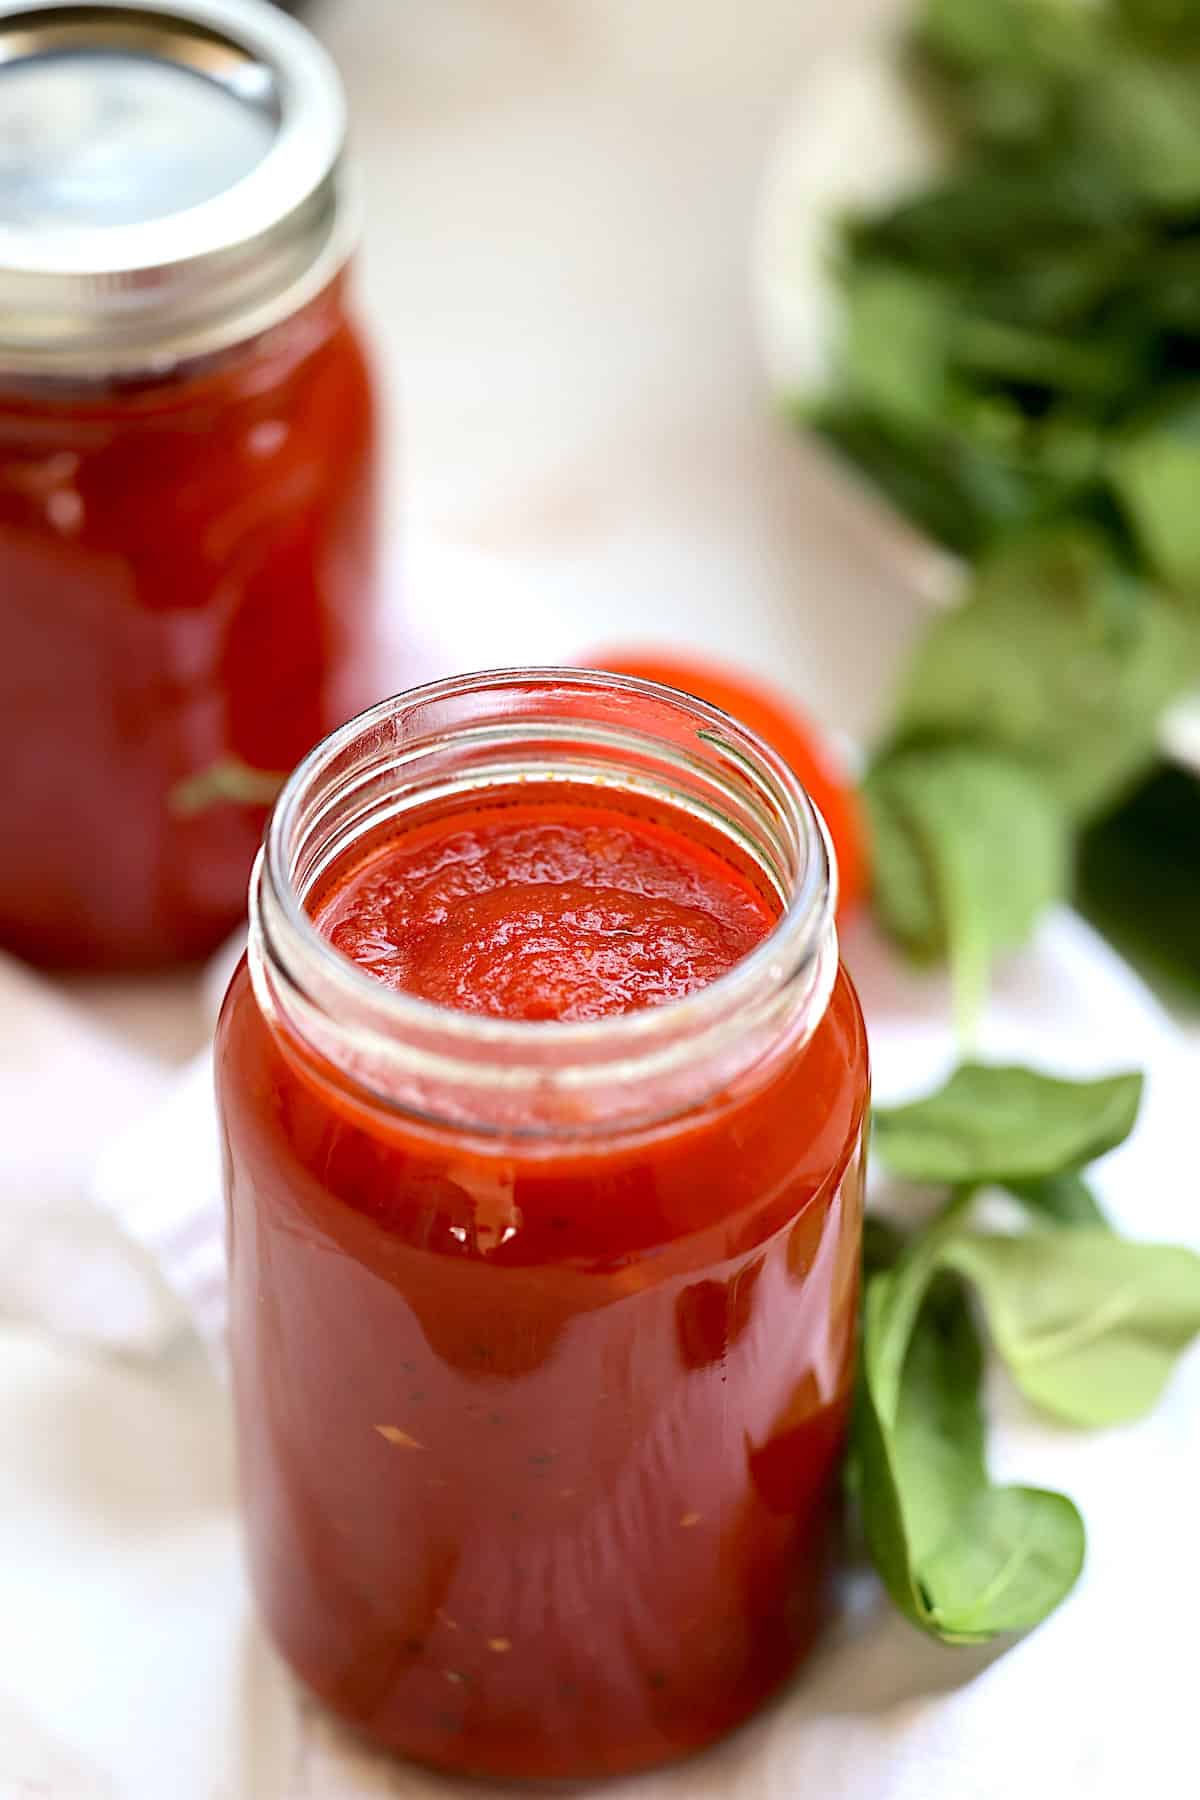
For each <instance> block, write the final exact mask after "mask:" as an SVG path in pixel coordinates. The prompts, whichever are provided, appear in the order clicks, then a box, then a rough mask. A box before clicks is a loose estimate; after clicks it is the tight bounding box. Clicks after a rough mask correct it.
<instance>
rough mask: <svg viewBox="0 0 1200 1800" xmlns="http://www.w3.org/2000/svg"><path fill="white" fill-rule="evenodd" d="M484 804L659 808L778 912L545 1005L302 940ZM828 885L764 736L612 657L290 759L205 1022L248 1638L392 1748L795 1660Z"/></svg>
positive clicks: (841, 1303) (852, 1206)
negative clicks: (442, 986)
mask: <svg viewBox="0 0 1200 1800" xmlns="http://www.w3.org/2000/svg"><path fill="white" fill-rule="evenodd" d="M510 807H511V808H518V809H520V816H521V817H522V818H525V817H528V816H532V815H533V814H534V813H536V812H537V811H538V809H541V810H542V814H543V816H544V817H545V818H546V819H548V820H554V819H555V818H562V819H565V818H567V817H568V816H570V815H572V813H573V809H574V813H576V814H578V815H579V816H583V815H584V814H586V816H587V817H588V818H595V817H597V816H603V817H607V818H611V819H613V820H614V821H616V822H617V825H618V826H619V825H623V824H629V823H634V824H637V823H639V822H641V823H645V822H646V821H648V820H653V821H654V822H655V829H660V828H664V827H669V828H670V830H671V831H672V832H673V833H674V840H673V841H674V842H676V843H678V844H680V845H683V846H691V852H690V853H691V854H694V856H695V859H696V867H697V869H699V868H700V867H701V864H702V862H703V860H704V859H706V858H712V857H716V858H719V859H721V860H722V861H723V862H724V864H725V865H726V866H727V867H728V868H729V869H730V870H732V871H735V872H736V873H737V876H738V878H739V879H741V878H743V877H745V878H746V879H747V880H752V881H753V882H755V883H756V884H758V887H759V888H760V890H761V892H762V893H763V894H764V895H768V896H770V900H771V907H772V915H773V917H774V919H775V924H774V928H773V929H772V930H770V932H769V933H768V934H767V935H765V936H764V937H763V939H762V941H761V942H760V943H758V945H757V947H756V948H754V949H752V950H751V951H750V952H749V954H747V955H746V956H745V957H744V958H743V959H742V960H740V961H738V962H736V963H735V964H734V965H733V966H732V967H731V968H729V970H728V972H727V973H725V974H723V975H721V976H719V978H717V979H715V980H713V981H712V982H711V984H709V985H706V986H703V987H701V988H699V989H698V990H697V991H694V992H690V993H688V994H687V995H686V996H685V997H683V998H680V999H672V1000H669V1001H668V1002H666V1003H665V1004H661V1005H652V1006H647V1007H645V1008H643V1009H641V1010H637V1011H632V1012H629V1013H628V1014H626V1015H623V1016H617V1017H604V1018H598V1019H585V1020H582V1021H578V1020H576V1021H569V1020H563V1019H538V1020H530V1019H529V1018H506V1017H496V1016H487V1015H484V1014H480V1013H477V1012H469V1011H464V1010H459V1009H458V1008H457V1007H455V1006H443V1005H436V1004H432V1003H430V1001H428V1000H427V999H423V998H418V997H417V996H416V995H414V994H413V993H411V992H404V991H397V990H396V989H394V988H390V987H388V986H385V985H384V984H383V983H382V982H381V981H380V980H378V979H376V977H375V976H374V975H373V974H371V973H369V972H368V971H367V969H365V968H364V967H361V966H359V965H358V964H357V963H356V962H354V961H352V960H351V959H350V958H349V957H348V956H346V955H343V954H342V953H341V952H340V951H339V950H338V949H336V948H335V947H334V944H333V943H332V942H331V941H330V939H329V937H328V936H327V935H326V934H325V933H324V932H323V931H322V929H320V928H319V920H320V918H321V916H322V914H321V906H322V896H326V895H328V894H329V893H330V891H331V890H332V889H334V888H336V886H337V884H338V882H339V881H340V880H341V878H342V875H343V874H344V872H345V871H346V870H347V869H348V868H353V867H355V866H358V865H361V863H362V861H363V858H364V857H366V856H369V855H371V854H373V853H374V852H377V851H378V848H379V846H380V845H384V846H387V845H393V844H401V845H402V844H404V843H405V842H406V841H408V840H410V839H411V836H412V834H413V833H415V832H419V831H421V830H423V829H425V828H426V826H427V824H428V821H429V820H430V819H431V818H433V819H438V818H441V819H443V820H446V821H448V822H449V824H450V826H451V827H455V828H457V826H458V825H461V824H462V822H463V821H465V820H467V819H469V818H474V817H479V816H481V812H482V811H486V813H487V816H488V817H489V818H492V819H495V818H496V817H498V816H499V817H503V815H504V810H505V808H510ZM464 829H465V827H464ZM602 841H603V840H602ZM686 853H688V852H687V851H686V850H685V854H686ZM834 888H835V875H834V873H833V870H832V869H831V866H830V856H829V850H828V845H827V840H826V837H825V834H824V831H823V829H822V827H821V824H820V821H819V819H818V817H817V815H816V814H815V812H814V810H813V809H812V807H811V805H810V804H809V802H808V801H807V799H806V797H805V795H804V793H803V792H802V790H801V789H800V788H799V786H798V785H797V783H796V782H795V780H794V778H793V777H792V776H791V774H790V772H789V771H788V770H787V769H786V767H785V766H784V765H783V763H782V762H781V761H780V760H779V759H778V758H776V757H775V756H774V754H773V753H772V752H771V751H769V750H768V749H767V748H766V747H765V746H764V745H762V744H761V743H760V742H759V741H758V740H757V739H755V738H754V737H752V736H751V735H750V734H748V733H747V732H745V731H743V730H742V729H741V728H739V727H738V726H736V725H735V724H734V723H733V722H732V721H731V720H730V719H728V718H727V717H726V716H725V715H724V714H722V713H719V712H717V711H716V710H715V709H713V708H711V707H708V706H706V705H704V704H703V703H702V702H700V701H696V700H691V699H688V698H685V697H684V696H683V695H681V694H677V693H674V692H673V691H672V690H669V689H665V688H658V687H655V686H653V685H650V684H647V683H643V682H638V681H632V680H627V679H622V678H619V677H615V676H609V675H603V674H596V673H583V672H578V671H574V672H572V671H508V672H501V673H496V674H491V675H477V676H468V677H464V678H462V679H460V680H456V681H451V682H445V683H441V684H438V685H436V686H434V687H430V688H426V689H420V690H417V691H415V692H413V693H411V694H408V695H402V696H400V697H399V698H397V699H395V700H392V701H388V702H386V703H385V704H384V705H382V706H379V707H376V708H375V709H373V710H372V711H371V712H368V713H366V714H364V715H363V716H362V717H360V718H359V719H357V720H355V721H353V722H352V723H351V724H350V725H348V726H346V727H344V728H343V729H342V730H341V731H339V732H337V733H335V734H334V735H333V736H332V737H331V738H329V739H328V740H327V741H326V742H325V743H324V744H322V745H321V746H319V747H318V748H317V750H315V751H314V752H313V753H312V754H311V755H310V756H309V757H308V759H307V760H306V761H305V762H304V763H303V764H302V765H301V766H300V768H299V769H298V770H297V771H296V772H295V774H294V775H293V776H292V778H291V780H290V781H289V783H288V785H287V787H286V789H285V791H284V793H283V795H282V797H281V799H280V801H279V803H278V805H277V807H276V810H275V812H274V815H273V817H272V820H271V824H270V827H269V831H268V835H267V841H266V845H265V849H264V852H263V854H262V856H261V858H260V861H259V864H258V866H257V869H256V873H255V876H254V879H253V883H252V895H251V939H250V948H249V954H248V959H247V961H246V962H244V963H243V965H242V967H241V969H240V970H239V971H238V973H237V975H236V976H235V978H234V981H233V983H232V986H231V988H230V992H229V994H228V996H227V998H226V1002H225V1007H224V1010H223V1013H222V1017H221V1022H220V1026H219V1030H218V1039H217V1081H218V1099H219V1105H220V1114H221V1129H222V1137H223V1146H224V1163H225V1170H226V1179H227V1195H228V1207H229V1233H230V1266H231V1308H232V1311H231V1334H232V1354H233V1368H234V1378H235V1395H236V1406H237V1420H238V1438H239V1451H240V1461H241V1472H242V1483H243V1493H244V1500H245V1507H246V1517H247V1524H248V1532H249V1540H250V1549H251V1559H252V1566H253V1572H254V1579H255V1583H256V1587H257V1591H258V1596H259V1601H260V1604H261V1607H262V1609H263V1612H264V1615H265V1617H266V1619H267V1622H268V1624H269V1626H270V1628H271V1630H272V1632H273V1634H274V1636H275V1639H276V1641H277V1643H278V1644H279V1646H280V1648H281V1649H282V1651H283V1653H284V1654H285V1656H286V1657H287V1658H288V1659H289V1661H290V1662H291V1663H292V1665H293V1667H294V1668H295V1669H296V1670H297V1671H298V1673H299V1674H300V1675H301V1676H302V1677H303V1678H304V1680H305V1681H307V1682H308V1683H309V1685H310V1686H311V1687H312V1688H313V1689H314V1690H315V1691H316V1692H317V1693H318V1694H319V1695H321V1696H322V1697H323V1698H324V1699H325V1700H326V1701H327V1702H328V1703H329V1704H330V1705H331V1706H332V1707H334V1708H335V1709H336V1710H337V1711H338V1712H340V1713H341V1714H342V1715H343V1716H344V1717H345V1718H347V1719H349V1720H350V1721H352V1722H353V1723H354V1724H355V1725H357V1726H359V1727H360V1728H361V1729H363V1730H365V1731H367V1732H369V1733H371V1734H373V1735H374V1736H375V1737H376V1738H378V1739H379V1740H380V1741H381V1742H383V1743H384V1744H386V1745H388V1746H390V1747H391V1748H393V1749H395V1750H398V1751H400V1752H402V1753H404V1754H406V1755H408V1756H411V1757H414V1758H417V1759H419V1760H422V1761H425V1762H428V1763H432V1764H436V1765H439V1766H441V1767H445V1768H451V1769H455V1770H459V1771H463V1772H470V1773H474V1774H478V1775H485V1776H493V1777H508V1778H518V1779H531V1778H532V1779H537V1778H547V1779H552V1778H556V1779H571V1778H583V1777H587V1776H593V1775H598V1774H615V1773H619V1772H623V1771H626V1770H630V1769H634V1768H638V1767H641V1766H645V1765H649V1764H653V1763H657V1762H660V1761H664V1760H668V1759H670V1758H673V1757H676V1756H680V1755H683V1754H685V1753H687V1752H689V1751H691V1750H694V1749H696V1748H698V1747H700V1746H701V1745H703V1744H705V1743H707V1742H708V1741H710V1740H711V1739H712V1738H714V1737H715V1736H717V1735H718V1734H720V1733H721V1732H723V1731H725V1730H727V1729H728V1728H730V1727H731V1726H733V1725H734V1724H736V1723H737V1722H738V1721H739V1720H740V1719H742V1718H744V1717H745V1716H746V1715H747V1714H748V1713H749V1712H750V1711H751V1710H752V1709H753V1708H754V1707H756V1706H757V1705H758V1704H759V1703H760V1702H761V1701H762V1700H763V1699H764V1698H765V1697H766V1696H767V1695H768V1694H769V1693H770V1692H771V1691H772V1690H773V1689H775V1688H776V1687H778V1686H779V1684H780V1683H781V1682H782V1681H783V1680H785V1679H786V1677H787V1676H788V1675H789V1674H790V1672H791V1671H792V1669H793V1668H794V1666H795V1664H796V1662H797V1660H798V1659H799V1657H800V1656H801V1655H802V1654H803V1652H804V1651H805V1650H806V1649H807V1647H808V1645H809V1644H810V1642H811V1640H812V1638H813V1635H814V1633H815V1631H816V1630H817V1627H818V1624H819V1622H820V1619H821V1616H822V1611H823V1607H824V1602H825V1598H826V1593H827V1580H828V1576H829V1571H830V1559H831V1553H832V1550H833V1547H834V1543H835V1539H836V1528H837V1521H838V1488H839V1463H840V1456H841V1450H842V1445H843V1440H844V1436H845V1431H846V1425H847V1412H848V1407H849V1403H850V1393H851V1383H852V1373H853V1362H854V1347H855V1316H856V1303H857V1290H858V1264H859V1247H860V1223H861V1201H862V1173H863V1163H862V1155H863V1127H864V1117H865V1111H866V1103H867V1058H866V1046H865V1041H864V1034H863V1026H862V1019H861V1015H860V1012H859V1008H858V1004H857V1001H856V999H855V996H854V993H853V990H852V988H851V985H850V982H849V980H848V978H847V976H846V974H845V972H844V970H842V969H841V967H840V965H839V961H838V953H837V944H836V937H835V931H834V925H833V902H834ZM539 942H540V939H539Z"/></svg>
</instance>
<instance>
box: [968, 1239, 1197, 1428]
mask: <svg viewBox="0 0 1200 1800" xmlns="http://www.w3.org/2000/svg"><path fill="white" fill-rule="evenodd" d="M940 1255H941V1259H942V1260H943V1261H944V1262H945V1263H947V1264H949V1266H950V1267H952V1268H954V1269H956V1270H957V1271H958V1272H959V1273H960V1274H961V1275H963V1276H965V1277H966V1278H967V1279H968V1280H970V1281H971V1282H972V1283H973V1284H974V1286H975V1288H976V1289H977V1291H978V1293H979V1297H980V1299H981V1301H982V1303H983V1307H984V1311H985V1313H986V1314H987V1319H988V1325H989V1327H990V1330H991V1333H992V1336H993V1339H994V1341H995V1344H996V1348H997V1350H998V1351H999V1353H1000V1355H1001V1356H1002V1357H1003V1359H1004V1361H1005V1363H1006V1364H1007V1365H1008V1369H1009V1371H1010V1373H1011V1375H1012V1377H1013V1380H1014V1381H1015V1382H1016V1384H1017V1386H1018V1387H1019V1388H1020V1389H1021V1391H1022V1392H1023V1393H1024V1394H1026V1395H1027V1396H1028V1398H1029V1399H1030V1400H1032V1401H1034V1402H1035V1403H1036V1404H1037V1405H1038V1406H1041V1407H1043V1408H1044V1409H1045V1410H1046V1411H1047V1412H1051V1413H1053V1414H1054V1415H1055V1416H1056V1417H1058V1418H1060V1419H1065V1420H1067V1421H1068V1422H1069V1423H1071V1424H1073V1425H1092V1426H1097V1425H1116V1424H1120V1423H1122V1422H1124V1421H1125V1420H1128V1419H1136V1418H1139V1417H1140V1416H1141V1415H1142V1414H1143V1413H1145V1412H1148V1411H1149V1410H1150V1408H1151V1407H1152V1406H1153V1405H1154V1403H1155V1402H1156V1401H1157V1399H1158V1398H1159V1395H1160V1394H1161V1393H1162V1390H1163V1388H1164V1387H1165V1386H1166V1383H1167V1381H1168V1379H1169V1377H1170V1374H1171V1371H1172V1369H1173V1367H1174V1364H1175V1361H1176V1358H1177V1357H1178V1355H1179V1353H1180V1352H1181V1351H1182V1350H1184V1349H1185V1348H1186V1347H1187V1345H1188V1344H1189V1343H1191V1341H1192V1339H1193V1338H1194V1337H1195V1336H1196V1334H1197V1333H1198V1332H1200V1256H1197V1255H1195V1254H1194V1252H1192V1251H1191V1250H1185V1249H1181V1248H1179V1247H1177V1246H1173V1245H1161V1244H1141V1243H1130V1242H1128V1241H1127V1240H1125V1239H1122V1238H1119V1237H1117V1236H1115V1235H1114V1234H1113V1233H1112V1232H1109V1231H1096V1230H1086V1229H1081V1230H1076V1231H1036V1232H1027V1233H1024V1234H1023V1235H1022V1236H1020V1237H1001V1236H991V1235H987V1234H983V1233H969V1234H962V1235H957V1236H955V1237H954V1238H953V1239H950V1240H947V1241H946V1242H944V1243H943V1245H942V1248H941V1252H940Z"/></svg>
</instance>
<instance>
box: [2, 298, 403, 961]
mask: <svg viewBox="0 0 1200 1800" xmlns="http://www.w3.org/2000/svg"><path fill="white" fill-rule="evenodd" d="M373 458H374V423H373V401H372V394H371V383H370V377H369V372H368V369H367V365H366V361H365V358H364V353H363V349H362V346H361V343H360V341H359V338H358V335H357V332H356V330H355V328H354V326H353V324H352V323H351V321H350V319H349V317H348V315H347V313H346V312H345V310H344V305H343V300H342V289H341V284H340V283H338V284H336V285H335V287H334V288H333V289H332V290H331V291H330V292H329V293H327V294H326V295H325V296H324V297H323V298H322V299H321V300H319V301H317V302H314V304H313V305H312V306H311V307H309V308H308V309H307V310H306V311H305V312H304V313H302V314H300V315H298V316H297V317H296V318H294V319H292V320H290V321H289V322H288V323H287V324H285V325H283V326H280V327H277V328H276V329H275V330H273V331H272V332H270V333H269V334H268V335H267V336H266V337H265V338H261V339H258V340H256V341H255V342H254V343H252V344H249V345H243V346H241V347H240V348H238V349H236V350H233V351H229V352H226V353H224V354H222V355H220V356H218V357H215V358H213V359H210V361H209V362H207V363H205V364H203V365H197V366H195V367H193V368H191V369H186V370H183V371H181V372H175V373H172V374H169V375H166V376H163V377H159V378H145V379H140V380H136V381H134V380H122V381H119V382H115V383H107V384H106V383H103V382H100V381H97V382H93V383H89V384H79V383H74V382H66V381H41V382H37V383H33V382H27V383H26V384H25V385H24V386H16V385H14V384H12V383H11V382H10V381H6V380H0V738H2V741H3V757H4V764H5V768H6V771H7V774H6V780H5V789H4V805H3V808H2V809H0V944H2V945H3V946H4V947H5V948H6V949H9V950H12V951H14V952H15V953H16V954H18V955H20V956H23V957H26V958H28V959H29V960H31V961H34V962H38V963H42V964H57V965H74V966H81V967H97V968H98V967H120V966H136V965H151V964H156V963H165V962H170V961H174V960H182V959H188V958H193V957H199V956H203V955H205V954H206V953H207V952H208V951H210V950H211V949H212V948H214V947H215V945H216V944H218V943H219V942H220V941H221V939H222V938H223V937H224V936H225V935H226V934H227V933H228V932H229V931H230V930H231V929H232V928H233V926H234V925H235V924H236V923H237V921H238V920H239V919H240V918H241V916H242V915H243V912H244V909H245V891H246V881H247V877H248V875H249V871H250V865H251V863H252V861H253V859H254V854H255V851H256V850H257V847H258V844H259V841H260V839H261V836H262V829H263V822H264V819H265V817H266V806H265V804H250V805H240V804H236V803H231V802H219V803H216V804H210V805H202V806H201V807H200V808H199V809H197V810H189V809H188V807H187V805H186V804H184V803H183V796H184V795H185V794H186V791H187V783H188V782H189V779H191V778H194V777H195V776H197V775H198V774H201V773H202V772H204V771H205V770H206V769H209V768H210V767H211V766H212V765H214V764H219V763H222V762H226V761H228V760H229V759H231V758H234V759H237V760H238V761H239V762H241V763H244V764H247V765H250V766H251V767H252V768H254V769H258V770H266V771H286V770H287V769H289V768H290V767H291V766H292V764H293V763H294V762H295V761H296V760H297V759H298V758H299V757H300V756H301V755H302V754H303V753H304V752H305V751H306V750H308V749H309V748H310V746H311V745H312V744H313V743H315V742H316V740H317V739H318V738H320V737H321V736H322V735H323V734H324V733H325V732H327V731H329V730H330V729H331V728H332V727H333V726H334V725H336V724H339V723H340V722H341V721H342V720H343V719H344V718H346V717H347V716H349V714H350V713H352V712H354V711H356V710H358V708H359V707H360V706H362V705H364V704H366V702H367V701H368V700H369V699H372V698H374V697H375V696H374V694H373V693H372V692H371V683H370V680H369V679H368V669H367V663H368V657H369V652H370V625H371V618H372V611H373V599H372V588H373V583H374V579H375V570H374V517H373V515H374V468H373Z"/></svg>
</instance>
